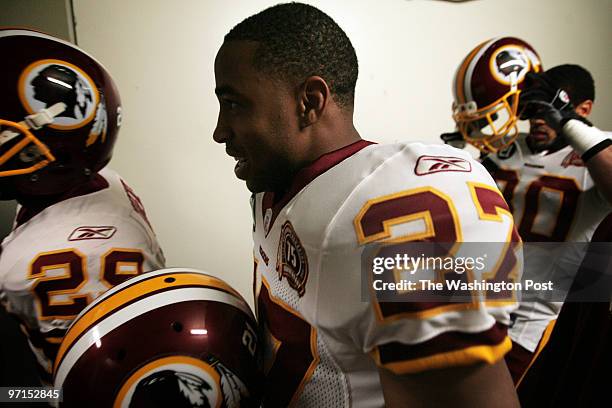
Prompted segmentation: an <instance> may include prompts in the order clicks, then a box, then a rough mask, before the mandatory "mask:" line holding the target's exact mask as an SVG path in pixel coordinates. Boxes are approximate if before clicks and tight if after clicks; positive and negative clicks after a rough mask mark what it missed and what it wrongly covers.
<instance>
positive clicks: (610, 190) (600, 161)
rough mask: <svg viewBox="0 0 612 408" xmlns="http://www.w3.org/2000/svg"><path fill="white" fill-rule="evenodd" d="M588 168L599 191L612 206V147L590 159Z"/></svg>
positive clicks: (587, 163) (587, 162) (587, 164)
mask: <svg viewBox="0 0 612 408" xmlns="http://www.w3.org/2000/svg"><path fill="white" fill-rule="evenodd" d="M586 166H587V168H588V169H589V173H590V174H591V178H592V179H593V181H594V182H595V185H596V186H597V189H598V190H599V191H600V192H601V194H602V195H603V196H604V197H605V198H606V199H607V200H608V203H610V204H611V205H612V145H609V146H608V147H606V148H605V149H603V150H601V151H599V152H598V153H597V154H595V155H594V156H593V157H591V158H589V159H588V160H587V161H586Z"/></svg>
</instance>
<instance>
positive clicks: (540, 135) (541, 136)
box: [530, 128, 549, 142]
mask: <svg viewBox="0 0 612 408" xmlns="http://www.w3.org/2000/svg"><path fill="white" fill-rule="evenodd" d="M530 135H531V137H532V138H533V139H534V140H535V141H537V142H545V141H547V140H548V139H549V137H548V132H546V131H545V130H544V129H542V128H535V129H533V130H532V131H531V132H530Z"/></svg>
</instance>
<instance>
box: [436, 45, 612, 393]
mask: <svg viewBox="0 0 612 408" xmlns="http://www.w3.org/2000/svg"><path fill="white" fill-rule="evenodd" d="M504 68H505V70H504ZM453 91H454V106H453V117H454V119H455V121H456V123H457V128H458V132H455V133H449V134H444V135H442V139H443V140H445V141H446V142H447V143H449V142H450V143H452V144H457V143H461V142H462V141H467V142H468V143H471V144H472V145H474V146H476V147H477V148H479V149H480V151H481V160H482V163H483V164H484V166H485V167H486V168H487V169H488V170H489V171H490V173H491V175H492V176H493V177H494V179H495V180H496V182H497V184H498V186H499V188H500V190H502V192H503V194H504V197H505V199H506V202H507V203H508V205H509V206H510V208H511V210H512V213H513V215H514V219H515V222H516V223H517V225H518V230H519V234H520V235H521V238H522V239H523V240H524V241H525V242H564V241H568V242H572V241H574V242H577V241H585V240H589V239H590V237H591V236H592V234H593V231H594V230H595V228H596V226H597V225H598V224H599V223H600V222H601V220H602V219H603V218H604V217H605V216H606V214H608V213H609V212H610V199H611V197H612V184H611V182H610V179H609V176H606V175H609V174H610V171H612V148H611V147H610V145H611V144H612V142H611V141H610V139H609V134H606V133H604V132H602V131H600V130H599V129H597V128H596V127H594V126H591V124H590V123H589V121H588V120H587V119H586V118H587V116H588V115H589V114H590V112H591V109H592V106H593V101H594V99H595V89H594V84H593V79H592V77H591V75H590V74H589V72H588V71H586V70H585V69H584V68H582V67H579V66H577V65H560V66H557V67H554V68H551V69H549V70H547V71H545V72H542V67H541V62H540V59H539V57H538V55H537V53H536V52H535V50H534V49H533V48H532V47H531V46H530V45H529V44H527V43H526V42H524V41H522V40H520V39H517V38H512V37H505V38H495V39H491V40H489V41H485V42H484V43H482V44H480V45H479V46H477V47H476V48H475V49H474V50H472V51H471V52H470V53H469V54H468V56H467V57H466V58H465V59H464V60H463V61H462V63H461V64H460V65H459V68H458V69H457V71H456V74H455V81H454V84H453ZM519 115H521V118H522V119H529V121H530V128H529V133H528V134H522V133H519V132H518V128H517V125H516V123H517V121H518V120H519ZM556 255H560V254H556ZM524 256H525V274H524V276H527V277H529V276H534V275H539V276H559V274H560V273H561V271H562V270H567V271H568V273H569V274H570V276H573V275H572V274H573V273H575V272H576V270H577V267H578V265H579V264H580V259H574V260H571V262H570V257H568V256H563V257H561V256H559V258H560V259H563V265H560V262H557V263H555V262H553V261H554V259H555V258H556V257H555V254H551V252H550V251H541V250H539V249H538V248H536V247H535V246H529V245H528V246H526V248H525V253H524ZM564 273H565V272H564ZM555 274H556V275H555ZM561 305H562V303H561V302H551V301H545V300H543V301H535V302H522V303H521V305H520V307H519V310H517V311H516V312H515V313H514V314H513V326H512V327H511V329H510V337H511V338H512V340H513V342H514V344H513V349H512V351H511V352H510V353H509V354H508V355H507V357H506V359H507V362H508V366H509V368H510V371H511V373H512V375H513V379H514V381H515V383H520V380H521V378H522V376H523V375H524V373H525V370H526V369H527V368H528V367H529V366H530V364H532V362H533V360H534V357H535V356H537V353H538V352H539V351H540V350H541V349H542V348H543V347H544V346H545V345H546V340H547V339H548V338H549V334H550V332H551V331H552V328H553V325H554V322H555V319H556V317H557V315H558V313H559V310H560V308H561Z"/></svg>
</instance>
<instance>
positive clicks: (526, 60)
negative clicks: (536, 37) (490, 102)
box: [490, 44, 540, 86]
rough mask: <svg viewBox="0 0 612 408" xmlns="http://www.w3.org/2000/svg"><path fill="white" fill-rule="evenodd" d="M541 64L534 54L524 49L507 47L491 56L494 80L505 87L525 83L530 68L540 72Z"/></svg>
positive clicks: (515, 46)
mask: <svg viewBox="0 0 612 408" xmlns="http://www.w3.org/2000/svg"><path fill="white" fill-rule="evenodd" d="M539 66H540V62H539V59H538V57H537V56H536V55H535V54H534V53H533V52H529V53H528V52H527V50H526V49H525V48H524V47H521V46H518V45H512V44H511V45H507V46H505V47H501V48H499V49H498V50H496V51H495V52H494V53H493V54H492V55H491V60H490V68H491V73H492V74H493V78H495V79H496V80H497V81H498V82H500V83H502V84H504V85H511V86H513V85H517V84H519V83H520V82H522V81H523V79H524V78H525V75H526V74H527V72H529V70H530V68H533V70H534V72H538V71H539Z"/></svg>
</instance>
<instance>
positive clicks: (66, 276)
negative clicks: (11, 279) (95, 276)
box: [27, 248, 91, 320]
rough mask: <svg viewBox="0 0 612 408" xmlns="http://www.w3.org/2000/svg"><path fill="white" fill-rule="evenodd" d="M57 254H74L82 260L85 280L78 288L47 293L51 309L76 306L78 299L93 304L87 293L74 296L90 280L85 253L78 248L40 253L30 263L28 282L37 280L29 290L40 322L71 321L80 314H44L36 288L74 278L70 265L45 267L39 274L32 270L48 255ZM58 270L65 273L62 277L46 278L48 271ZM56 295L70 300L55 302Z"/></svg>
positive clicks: (41, 268)
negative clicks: (46, 283)
mask: <svg viewBox="0 0 612 408" xmlns="http://www.w3.org/2000/svg"><path fill="white" fill-rule="evenodd" d="M56 254H74V255H76V256H77V257H78V258H79V259H80V262H81V270H82V272H83V280H82V281H81V282H80V283H79V284H78V286H77V287H76V288H72V289H60V290H50V291H48V292H47V306H49V307H51V306H69V305H74V301H75V300H77V299H85V301H86V304H89V303H90V302H91V295H90V294H89V293H85V294H81V295H73V294H74V293H76V292H78V291H79V290H81V289H82V288H83V286H85V284H86V283H87V281H88V278H89V276H88V273H87V257H86V256H85V255H84V254H83V253H81V252H80V251H79V250H78V249H76V248H67V249H60V250H55V251H47V252H40V253H38V254H37V255H36V257H35V258H34V259H32V260H31V261H30V263H29V266H28V276H27V279H28V280H30V279H36V281H35V282H34V284H32V285H30V286H29V287H28V290H29V291H30V293H31V294H32V297H33V298H34V300H35V304H36V309H37V312H38V319H40V320H54V319H62V320H69V319H73V318H74V317H76V316H77V315H78V313H77V314H74V315H44V314H43V307H42V304H41V299H40V298H39V296H38V294H37V293H36V291H35V289H36V287H37V286H38V285H40V284H41V283H42V282H51V281H59V280H65V279H70V278H72V270H71V267H70V263H59V264H52V265H43V266H41V267H40V272H38V273H34V272H33V270H32V268H33V266H34V263H36V262H37V261H38V260H39V259H40V258H41V257H43V256H48V255H56ZM57 269H61V270H63V271H64V273H63V274H62V275H57V276H45V275H46V274H47V271H50V270H57ZM55 295H68V297H69V299H68V300H64V301H59V300H53V296H55Z"/></svg>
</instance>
